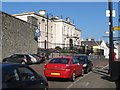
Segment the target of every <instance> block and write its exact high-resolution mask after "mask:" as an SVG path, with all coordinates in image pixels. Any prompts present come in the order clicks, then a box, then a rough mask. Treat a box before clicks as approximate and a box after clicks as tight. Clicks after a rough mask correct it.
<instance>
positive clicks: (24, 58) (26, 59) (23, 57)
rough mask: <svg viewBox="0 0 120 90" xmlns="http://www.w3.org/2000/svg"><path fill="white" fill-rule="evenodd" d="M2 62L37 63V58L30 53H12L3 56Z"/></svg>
mask: <svg viewBox="0 0 120 90" xmlns="http://www.w3.org/2000/svg"><path fill="white" fill-rule="evenodd" d="M3 62H10V63H21V64H32V63H37V60H36V59H35V58H34V57H33V56H32V55H30V54H13V55H11V56H10V57H7V58H4V59H3Z"/></svg>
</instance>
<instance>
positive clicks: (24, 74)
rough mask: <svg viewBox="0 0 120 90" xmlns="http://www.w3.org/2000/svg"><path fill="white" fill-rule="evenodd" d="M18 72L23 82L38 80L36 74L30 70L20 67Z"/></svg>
mask: <svg viewBox="0 0 120 90" xmlns="http://www.w3.org/2000/svg"><path fill="white" fill-rule="evenodd" d="M18 70H19V72H20V76H21V79H22V80H23V81H32V80H35V79H36V76H35V74H34V72H33V71H31V70H30V69H28V68H25V67H19V68H18Z"/></svg>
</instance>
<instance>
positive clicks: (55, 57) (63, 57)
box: [55, 56, 72, 58]
mask: <svg viewBox="0 0 120 90" xmlns="http://www.w3.org/2000/svg"><path fill="white" fill-rule="evenodd" d="M55 58H72V56H58V57H55Z"/></svg>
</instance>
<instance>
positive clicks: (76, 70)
mask: <svg viewBox="0 0 120 90" xmlns="http://www.w3.org/2000/svg"><path fill="white" fill-rule="evenodd" d="M72 64H73V65H74V68H75V73H76V76H78V75H79V74H80V64H79V63H78V60H77V59H76V58H73V59H72Z"/></svg>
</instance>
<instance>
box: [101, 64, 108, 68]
mask: <svg viewBox="0 0 120 90" xmlns="http://www.w3.org/2000/svg"><path fill="white" fill-rule="evenodd" d="M108 66H109V64H108V65H106V66H104V67H103V68H101V69H105V68H106V67H108Z"/></svg>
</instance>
